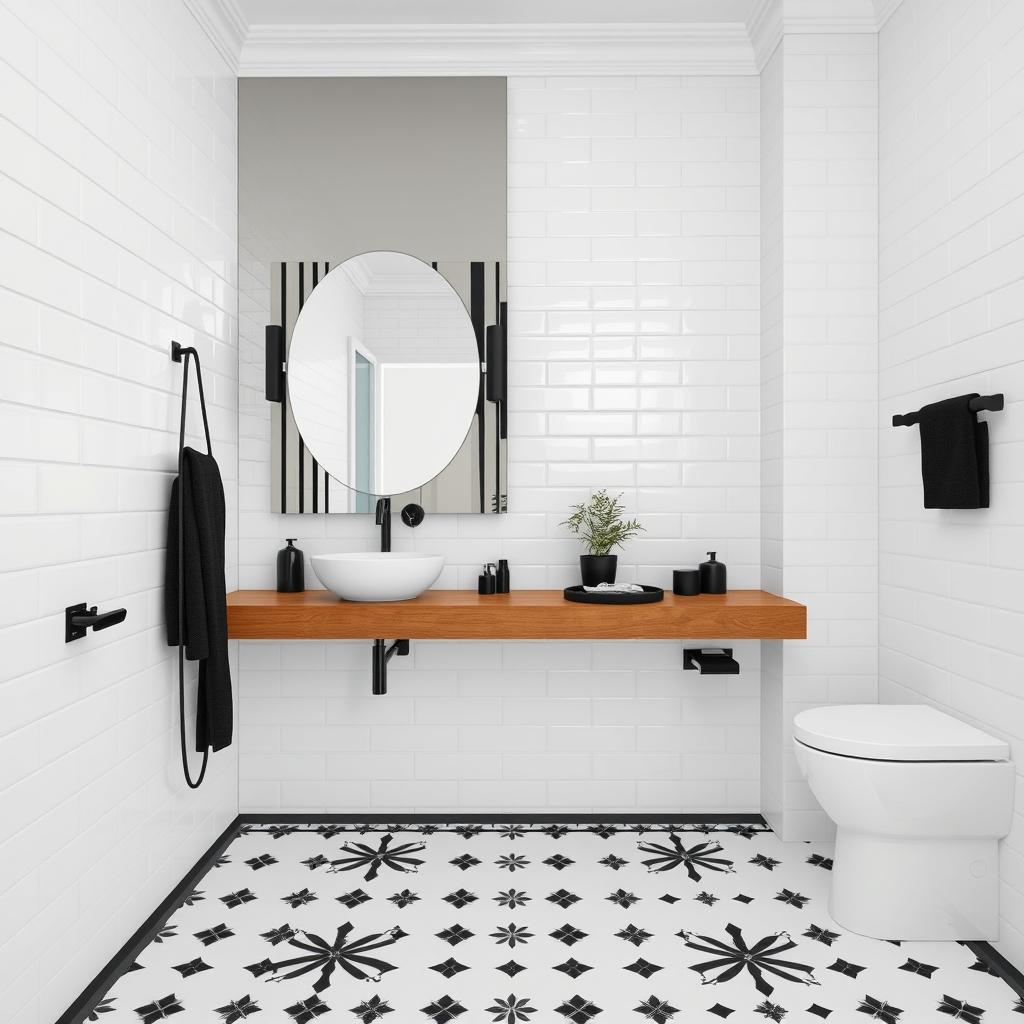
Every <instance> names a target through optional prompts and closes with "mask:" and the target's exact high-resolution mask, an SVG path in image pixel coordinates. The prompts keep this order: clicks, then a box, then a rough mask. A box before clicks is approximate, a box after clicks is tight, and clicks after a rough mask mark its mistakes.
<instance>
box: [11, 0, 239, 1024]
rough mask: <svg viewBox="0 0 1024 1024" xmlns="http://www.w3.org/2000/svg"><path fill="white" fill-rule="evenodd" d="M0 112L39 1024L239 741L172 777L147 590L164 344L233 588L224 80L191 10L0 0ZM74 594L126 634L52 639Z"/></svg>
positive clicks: (209, 811) (27, 954) (144, 891)
mask: <svg viewBox="0 0 1024 1024" xmlns="http://www.w3.org/2000/svg"><path fill="white" fill-rule="evenodd" d="M0 113H2V115H3V116H2V117H0V151H2V152H3V154H4V156H3V174H0V263H2V266H3V268H4V276H3V281H2V282H0V436H2V438H3V442H2V444H3V452H2V456H3V457H2V460H0V494H2V509H0V511H2V513H3V517H4V518H3V521H2V533H0V538H2V539H0V571H2V572H3V579H2V583H0V650H2V651H3V658H2V663H0V702H2V704H3V707H4V716H3V719H2V720H0V765H2V772H0V821H2V822H3V833H2V836H0V864H2V865H3V868H2V870H0V921H2V922H3V924H2V927H0V959H2V961H3V965H4V966H3V971H2V972H0V978H2V980H0V1005H2V1006H3V1013H2V1016H3V1018H4V1020H5V1021H9V1022H11V1024H51V1022H52V1021H53V1020H55V1019H56V1017H57V1016H58V1015H59V1014H60V1013H61V1012H62V1011H63V1010H64V1009H65V1008H66V1007H67V1006H68V1005H69V1004H70V1003H71V1001H72V1000H73V999H74V998H75V997H76V996H77V995H78V993H79V992H80V991H81V990H82V988H83V987H84V986H85V985H86V984H87V982H88V981H89V980H90V979H91V978H92V977H93V975H94V974H96V973H97V971H98V970H99V969H100V968H101V967H102V966H103V965H104V963H105V962H106V961H107V960H108V959H109V958H110V957H111V956H112V955H113V954H114V953H115V952H116V951H117V949H118V948H119V947H120V946H121V944H122V943H123V942H124V941H125V940H126V939H127V938H128V936H129V935H131V933H132V932H133V931H134V930H135V929H136V928H137V927H138V926H139V924H140V922H142V921H144V920H145V918H146V917H147V915H148V914H149V913H150V912H151V911H152V910H153V908H154V907H155V906H156V905H157V904H158V903H159V902H160V900H161V899H163V898H164V896H165V895H166V894H167V893H168V892H169V891H170V890H171V889H172V888H173V886H174V885H175V884H177V882H178V881H179V880H180V879H181V877H182V875H183V874H184V873H185V871H186V870H187V869H188V867H190V866H191V865H192V863H194V861H195V860H196V859H197V858H198V856H199V855H200V854H201V853H202V851H203V850H204V849H205V848H206V847H207V846H208V845H209V844H210V842H211V841H212V840H213V839H214V838H215V837H216V835H217V834H218V833H219V832H220V831H221V830H222V829H223V828H224V827H225V825H226V824H227V823H228V822H229V821H230V820H231V818H232V817H233V815H234V814H235V812H236V808H237V794H236V779H237V774H236V762H235V757H234V751H229V752H227V753H226V754H225V755H222V756H216V757H214V759H213V761H212V763H211V766H210V772H209V777H208V781H207V782H206V784H205V785H204V787H203V788H202V789H201V790H200V791H199V792H198V793H192V792H189V791H187V790H186V788H185V784H184V782H183V781H182V778H181V771H180V768H179V767H178V764H177V759H178V753H177V744H178V737H177V721H178V720H177V713H176V699H177V698H176V672H175V663H174V659H172V656H171V652H170V651H169V650H168V648H167V647H166V642H165V635H164V630H163V611H162V597H161V589H162V586H163V577H164V568H163V563H164V554H163V547H164V531H165V513H164V508H165V506H166V502H167V497H168V493H169V487H170V480H171V476H172V471H173V469H174V466H175V458H176V451H177V416H178V410H179V400H178V396H179V390H180V376H181V368H180V367H177V366H174V365H173V364H171V362H170V359H169V348H170V342H171V339H172V338H174V339H177V340H178V341H181V342H182V343H183V344H195V345H196V346H197V347H198V348H199V350H200V352H201V353H202V357H203V362H204V369H205V383H206V393H207V397H208V399H209V402H210V417H211V423H210V426H211V430H212V433H213V438H214V446H215V451H216V454H217V456H218V459H219V461H220V465H221V469H222V471H223V474H224V477H225V483H226V488H227V492H228V506H229V507H228V523H229V530H230V531H231V532H230V536H229V542H228V550H229V562H230V564H229V567H228V573H229V576H228V578H229V580H230V581H231V582H232V583H234V580H235V577H236V537H235V523H236V486H235V480H236V475H237V473H236V466H237V442H236V438H237V432H236V409H237V401H238V396H237V345H236V341H235V336H236V270H235V267H236V252H235V220H236V201H235V167H236V157H235V134H236V132H235V125H236V103H235V80H234V77H233V76H232V74H231V73H230V71H229V70H228V68H227V67H226V65H225V64H224V63H223V61H222V60H221V59H220V58H219V57H218V56H217V54H216V51H215V50H214V48H213V47H212V45H211V44H210V43H209V41H208V40H207V38H206V37H205V36H204V35H203V33H202V31H201V30H200V29H199V27H198V26H197V24H196V23H195V22H194V20H193V18H192V17H191V15H189V14H188V13H187V11H186V9H185V7H184V6H183V5H182V4H179V3H164V4H137V3H116V2H113V0H108V2H97V3H92V4H81V5H79V4H65V3H50V2H48V0H4V2H3V3H0ZM193 393H194V390H193ZM198 423H199V421H198V419H194V420H193V421H192V422H191V428H192V430H193V431H194V429H195V428H196V427H197V425H198ZM191 437H192V439H193V441H194V440H195V434H194V432H193V433H192V434H191ZM81 601H88V602H89V603H90V604H97V605H98V606H99V607H100V608H101V609H107V608H116V607H126V608H127V609H128V617H127V620H126V621H125V622H124V623H123V624H122V625H120V626H117V627H115V628H112V629H110V630H109V631H107V632H102V633H99V634H95V635H94V634H89V636H88V637H87V638H86V639H83V640H80V641H78V642H76V643H74V644H71V645H68V646H65V644H64V608H65V607H66V606H68V605H71V604H76V603H78V602H81ZM193 756H195V755H193Z"/></svg>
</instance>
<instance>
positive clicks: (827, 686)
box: [761, 33, 878, 839]
mask: <svg viewBox="0 0 1024 1024" xmlns="http://www.w3.org/2000/svg"><path fill="white" fill-rule="evenodd" d="M762 87H763V96H762V113H763V120H764V125H765V131H764V134H763V136H762V145H763V150H762V153H763V158H764V159H763V164H762V174H763V177H762V187H763V189H764V192H763V195H762V198H763V200H764V206H763V208H762V230H763V234H762V241H761V246H762V256H763V263H762V267H761V274H762V288H763V291H762V313H763V324H764V336H763V344H764V349H763V353H762V356H763V358H762V364H761V374H762V377H761V380H762V388H763V394H762V428H763V434H762V459H763V472H764V477H763V482H764V487H765V491H764V497H763V501H764V505H763V517H764V522H763V537H762V545H763V546H762V551H763V558H764V581H765V585H766V586H767V587H768V589H771V590H777V591H780V592H784V593H785V594H786V596H787V597H791V598H794V599H795V600H798V601H802V602H804V603H805V604H806V605H807V608H808V638H807V640H806V641H799V642H786V643H782V642H779V641H771V642H766V643H765V644H764V645H763V646H764V648H765V651H764V666H765V669H764V686H763V688H762V708H761V714H762V743H763V749H764V755H765V756H764V762H763V765H762V769H763V776H762V803H763V809H764V812H765V814H766V816H767V817H768V819H769V821H770V822H771V824H772V826H773V827H774V828H775V829H776V830H777V831H778V832H779V833H780V835H782V836H783V838H785V839H824V838H828V837H829V836H830V835H831V832H832V824H831V822H830V821H829V819H828V818H827V816H826V815H825V814H824V812H823V811H822V810H821V808H820V807H819V806H818V804H817V801H816V800H815V799H814V797H813V796H812V795H811V792H810V790H809V789H808V787H807V784H806V783H805V782H804V781H803V778H802V777H801V774H800V770H799V767H798V766H797V763H796V757H795V755H794V753H793V739H792V728H791V724H792V718H793V715H794V714H796V713H797V712H798V711H800V710H802V709H803V708H806V707H813V706H816V705H820V704H850V703H873V702H874V701H875V700H876V699H877V659H878V639H877V614H878V612H877V566H878V551H877V532H878V512H877V502H878V484H877V438H878V428H877V421H878V400H877V394H876V387H877V358H878V357H877V309H878V294H877V263H878V258H877V251H878V244H877V219H878V213H877V208H878V207H877V164H878V158H877V148H878V131H877V127H876V120H877V109H878V62H877V36H876V35H875V34H874V33H870V34H867V33H866V34H845V35H814V34H809V35H788V36H785V37H784V38H783V39H782V41H781V42H780V44H779V46H778V48H777V49H776V51H775V53H774V54H773V55H772V57H771V59H770V61H769V63H768V66H767V67H766V68H765V71H764V79H763V83H762Z"/></svg>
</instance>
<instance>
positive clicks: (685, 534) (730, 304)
mask: <svg viewBox="0 0 1024 1024" xmlns="http://www.w3.org/2000/svg"><path fill="white" fill-rule="evenodd" d="M758 106H759V101H758V81H757V79H756V78H747V77H735V78H732V77H730V78H630V77H614V78H586V79H582V78H556V79H528V78H513V79H510V80H509V140H508V146H509V193H508V196H509V220H508V227H509V241H508V261H509V266H508V285H509V290H508V300H509V309H510V313H509V319H510V324H511V343H510V398H509V401H510V425H509V431H510V441H509V508H510V510H511V511H510V512H509V514H508V515H505V516H501V517H497V518H495V517H481V516H469V515H465V516H428V517H427V519H426V521H425V522H424V524H423V525H422V526H420V527H419V528H418V529H417V530H415V531H410V530H408V529H407V528H405V527H404V526H402V525H401V524H400V523H397V524H396V526H395V532H394V546H395V548H396V549H399V548H409V549H416V550H423V551H435V552H438V553H442V554H444V555H445V557H446V560H447V565H446V568H445V570H444V574H443V575H442V578H441V581H440V585H441V586H445V587H463V588H465V587H472V588H475V586H476V577H477V575H478V573H479V572H480V565H481V563H483V562H487V561H494V560H495V559H497V558H499V557H506V558H508V559H509V561H510V563H511V569H512V585H513V587H514V588H527V587H558V588H560V587H563V586H566V585H568V584H571V583H574V582H578V580H579V569H578V563H577V555H578V554H579V553H580V549H579V545H578V543H577V542H576V541H575V540H574V539H572V538H571V537H569V536H568V534H567V533H566V531H565V529H564V528H563V527H561V526H560V525H559V523H560V522H561V520H563V519H564V518H565V517H566V512H567V510H568V508H569V506H570V504H572V503H573V502H576V501H581V500H584V499H585V498H586V497H587V496H588V495H589V494H590V492H591V490H592V489H595V488H599V487H607V488H609V489H610V490H611V491H613V492H619V491H621V492H622V493H623V496H624V499H623V500H624V501H625V503H626V505H627V507H628V508H629V510H630V512H631V513H635V514H636V515H637V516H638V517H639V518H640V519H641V521H642V522H643V524H644V525H645V527H646V530H647V532H646V533H644V534H643V535H641V536H640V537H639V538H638V539H637V540H635V541H632V542H630V544H629V546H628V547H627V549H626V550H625V551H624V552H622V553H621V554H620V568H619V572H620V577H621V578H622V579H625V580H642V581H644V582H649V583H655V584H658V585H661V586H665V587H669V586H671V570H672V568H674V567H679V566H685V565H695V564H696V563H697V562H699V561H701V560H702V559H703V558H704V557H706V556H705V552H706V551H707V550H708V549H710V548H714V549H717V551H718V552H719V557H720V558H722V559H723V560H724V561H726V562H727V563H728V565H729V580H730V585H731V586H732V587H737V588H738V587H758V586H759V585H760V560H761V539H760V506H759V489H760V447H759V433H760V423H759V416H760V414H759V402H758V392H759V386H760V369H759V359H760V353H759V338H758V325H759V317H760V311H759V302H760V300H759V269H758V268H759V252H758V247H759V214H758V204H759V188H760V179H759V170H758V158H759V153H758V149H759V134H758V119H759V111H758ZM271 251H272V246H269V245H268V243H267V242H265V241H263V240H256V239H249V238H246V237H245V236H244V235H243V244H242V254H241V259H242V269H241V279H242V281H241V291H242V294H241V296H240V309H241V314H240V342H241V366H240V407H241V417H240V465H239V478H240V485H239V491H240V495H239V502H240V509H241V511H240V537H241V540H240V568H239V579H240V584H241V586H243V587H273V585H274V555H275V552H276V551H277V550H278V548H280V547H281V546H282V545H283V538H284V537H285V536H286V535H287V536H298V537H300V538H301V540H300V541H299V544H300V546H301V547H302V548H303V549H304V550H305V551H306V553H307V555H309V554H315V553H317V552H322V551H332V550H345V549H371V548H372V547H373V546H374V545H375V544H376V541H377V533H376V530H375V528H374V526H373V524H372V517H370V516H332V517H327V516H318V517H313V516H303V517H281V516H278V515H275V514H274V513H272V512H271V511H270V507H271V502H270V458H269V456H270V451H269V436H270V434H269V424H270V416H269V411H268V409H269V407H268V406H267V404H266V403H265V402H264V400H263V395H262V384H263V381H262V373H263V369H262V363H263V355H262V344H263V325H264V324H265V323H267V322H268V320H267V316H268V312H267V311H268V307H269V300H268V287H267V282H268V277H267V273H266V270H265V266H266V264H265V260H266V259H267V258H273V257H272V256H269V257H268V253H270V252H271ZM253 253H259V257H258V258H257V257H256V256H254V255H252V254H253ZM308 577H309V578H308V582H310V583H311V585H316V579H315V576H313V575H312V573H311V572H309V573H308ZM722 639H723V640H727V639H728V638H722ZM735 646H736V654H737V658H738V660H739V661H740V664H741V666H742V668H743V671H742V673H741V675H739V676H737V677H732V678H729V679H726V680H723V679H721V678H718V679H702V678H701V677H700V676H699V675H698V674H697V673H695V672H694V673H690V672H683V670H682V648H683V644H682V642H679V643H668V642H649V643H606V642H599V643H582V642H581V643H525V642H524V643H514V642H505V643H502V642H491V643H471V642H458V641H451V642H430V643H428V642H415V641H414V642H413V644H412V653H411V655H410V656H409V657H408V658H403V659H400V660H395V661H393V662H392V663H391V666H392V667H391V679H390V693H389V694H388V695H387V696H386V697H377V698H375V697H371V696H370V693H369V688H370V671H369V658H370V649H369V645H368V643H365V642H352V643H348V642H336V643H323V644H320V643H301V644H276V643H257V642H252V643H243V644H241V653H240V659H241V662H240V676H241V684H240V685H241V729H240V740H241V760H240V768H239V771H240V804H241V808H242V810H244V811H274V810H287V811H299V810H359V809H361V808H370V807H373V808H374V809H378V810H379V809H384V808H387V809H390V810H395V811H399V810H410V811H440V810H453V809H460V810H466V811H469V810H503V809H508V810H530V809H536V810H544V811H549V810H550V811H556V810H566V811H579V812H585V811H589V810H609V811H611V810H627V811H643V810H649V811H655V810H665V811H679V810H704V809H706V810H748V811H756V810H757V809H758V805H759V789H758V778H759V772H758V756H759V734H758V708H759V696H758V684H759V675H760V673H759V662H760V651H759V644H758V643H756V642H747V643H739V644H736V645H735Z"/></svg>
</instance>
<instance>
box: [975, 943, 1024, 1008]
mask: <svg viewBox="0 0 1024 1024" xmlns="http://www.w3.org/2000/svg"><path fill="white" fill-rule="evenodd" d="M964 945H965V946H966V947H967V948H968V949H969V950H970V951H971V952H972V953H973V954H974V955H975V956H976V957H977V958H978V959H979V960H980V961H981V962H982V963H983V964H985V966H986V967H988V968H989V970H990V971H992V973H993V974H996V975H998V976H999V977H1000V978H1002V980H1003V981H1005V982H1006V984H1007V985H1009V986H1010V988H1012V989H1013V991H1014V992H1016V993H1017V995H1018V997H1019V998H1020V999H1021V1000H1024V973H1021V972H1020V971H1019V970H1018V969H1017V968H1016V967H1014V966H1013V964H1011V963H1010V961H1009V960H1007V959H1006V957H1005V956H1003V954H1002V953H999V952H997V951H996V949H995V948H993V946H992V945H991V944H989V943H988V942H965V943H964Z"/></svg>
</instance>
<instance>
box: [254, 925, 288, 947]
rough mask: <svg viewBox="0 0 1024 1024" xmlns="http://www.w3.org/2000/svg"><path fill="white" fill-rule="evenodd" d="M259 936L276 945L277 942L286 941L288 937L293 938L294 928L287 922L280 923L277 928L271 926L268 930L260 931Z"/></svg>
mask: <svg viewBox="0 0 1024 1024" xmlns="http://www.w3.org/2000/svg"><path fill="white" fill-rule="evenodd" d="M260 938H261V939H266V940H267V942H269V943H270V944H271V945H272V946H276V945H277V944H278V943H279V942H287V941H288V940H289V939H293V938H295V929H294V928H292V927H291V925H288V924H282V925H280V926H279V927H277V928H271V929H270V931H266V932H260Z"/></svg>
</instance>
